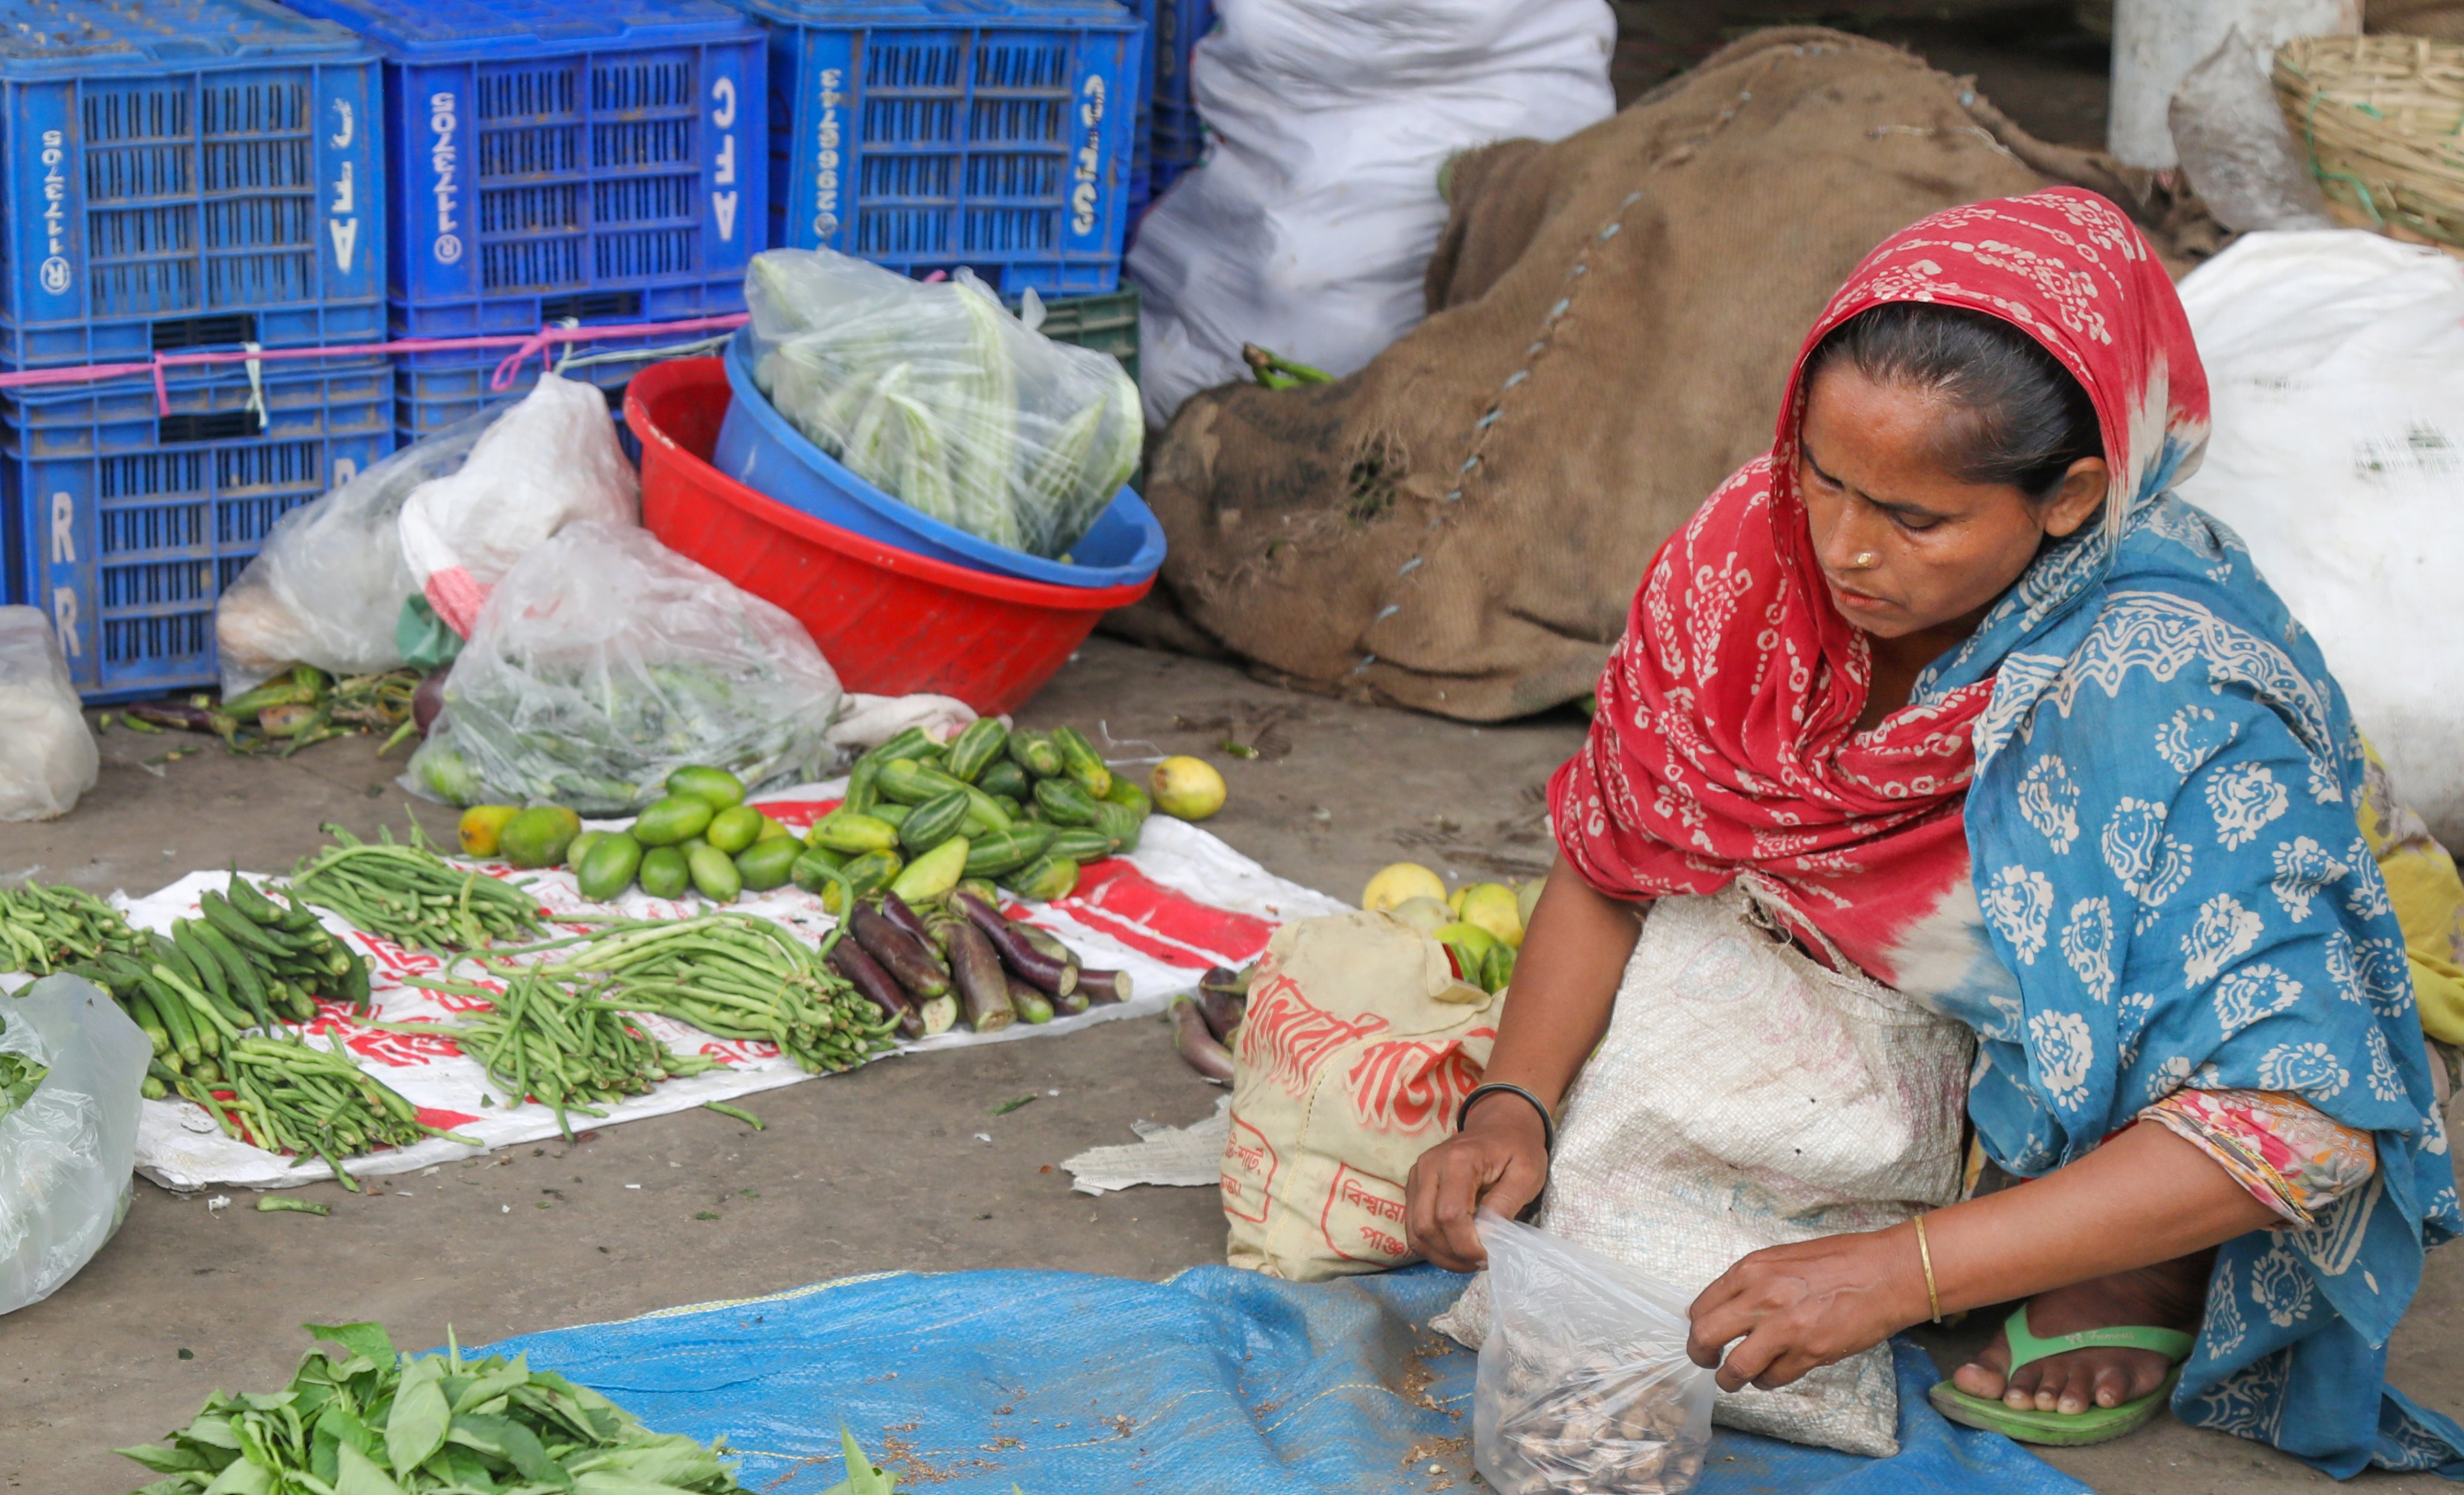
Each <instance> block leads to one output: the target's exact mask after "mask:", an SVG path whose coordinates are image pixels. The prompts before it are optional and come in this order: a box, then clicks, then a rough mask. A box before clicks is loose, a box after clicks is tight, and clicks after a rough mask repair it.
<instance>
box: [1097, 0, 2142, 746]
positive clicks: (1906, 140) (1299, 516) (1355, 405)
mask: <svg viewBox="0 0 2464 1495" xmlns="http://www.w3.org/2000/svg"><path fill="white" fill-rule="evenodd" d="M2056 172H2058V173H2059V174H2060V175H2061V176H2062V177H2064V178H2065V179H2069V180H2076V181H2079V182H2081V183H2082V184H2083V185H2085V186H2089V187H2095V188H2096V189H2098V190H2100V191H2104V192H2106V193H2107V194H2108V195H2116V194H2120V195H2121V196H2123V198H2125V199H2127V201H2126V202H2125V206H2131V207H2133V208H2134V209H2138V208H2140V207H2142V206H2144V205H2145V202H2146V198H2145V189H2146V184H2145V181H2144V180H2142V179H2129V180H2126V181H2125V180H2124V179H2123V178H2122V177H2119V176H2117V175H2115V174H2114V173H2113V172H2111V171H2109V170H2106V169H2104V168H2102V167H2101V166H2100V165H2098V158H2094V157H2090V156H2087V155H2085V154H2083V153H2079V152H2070V151H2062V150H2059V149H2057V148H2056V147H2051V146H2047V145H2045V144H2043V143H2041V142H2036V141H2034V140H2031V139H2030V138H2028V137H2027V136H2026V135H2025V134H2024V133H2023V132H2020V131H2019V130H2017V129H2016V128H2015V127H2014V126H2012V125H2011V124H2010V123H2009V121H2006V120H2004V119H2003V117H2002V116H2001V115H2000V114H1999V113H1998V112H1996V111H1995V110H1994V109H1993V108H1992V106H1991V104H1989V103H1987V102H1985V100H1983V99H1980V98H1978V97H1977V96H1976V95H1975V93H1974V91H1973V89H1972V87H1971V86H1970V85H1969V83H1967V82H1965V81H1964V80H1962V79H1959V78H1955V77H1948V76H1947V75H1944V74H1941V73H1937V72H1934V71H1932V70H1931V69H1929V68H1927V67H1926V66H1925V64H1924V63H1922V62H1920V61H1918V60H1917V59H1915V58H1914V57H1911V56H1909V55H1906V54H1905V53H1902V52H1899V51H1896V50H1894V49H1892V48H1889V47H1885V46H1882V45H1881V44H1880V43H1876V42H1869V41H1864V40H1860V39H1859V38H1856V37H1852V36H1847V35H1844V34H1841V33H1836V32H1828V31H1821V30H1816V29H1813V28H1792V29H1784V30H1778V31H1772V32H1766V33H1758V34H1757V35H1755V36H1752V37H1749V38H1747V39H1746V40H1744V41H1741V42H1738V43H1736V44H1734V45H1732V46H1730V47H1729V48H1727V50H1726V51H1724V52H1722V53H1720V54H1718V55H1715V56H1713V57H1712V58H1711V59H1710V60H1708V61H1707V62H1705V64H1704V65H1703V66H1702V67H1700V68H1698V69H1696V70H1695V71H1694V72H1692V73H1690V74H1687V75H1685V76H1683V77H1679V78H1676V79H1673V80H1672V81H1670V82H1669V83H1667V84H1665V85H1663V86H1662V87H1661V89H1659V90H1658V91H1656V92H1654V93H1652V94H1650V95H1646V96H1645V97H1644V98H1643V99H1639V100H1638V101H1637V102H1636V103H1635V104H1634V105H1633V106H1632V107H1630V108H1628V109H1626V110H1625V111H1624V112H1623V113H1621V114H1618V115H1617V116H1616V117H1615V118H1613V119H1611V120H1608V121H1603V122H1602V123H1600V124H1598V125H1595V126H1594V127H1593V128H1591V129H1589V130H1586V131H1584V132H1583V133H1581V134H1579V135H1576V136H1573V137H1572V138H1570V139H1568V140H1565V141H1561V142H1558V143H1554V144H1550V145H1542V144H1539V143H1535V142H1529V141H1521V142H1508V143H1504V144H1501V145H1497V146H1492V147H1490V148H1488V149H1486V150H1483V151H1478V152H1474V153H1472V154H1470V155H1468V156H1465V157H1463V158H1460V159H1459V160H1458V161H1457V162H1456V163H1455V164H1454V165H1453V167H1452V171H1451V179H1450V183H1451V185H1450V196H1451V198H1452V201H1453V209H1454V210H1453V216H1452V220H1451V222H1450V223H1449V225H1448V227H1447V229H1446V231H1445V234H1444V236H1443V237H1442V238H1441V241H1440V244H1439V248H1438V251H1437V253H1436V255H1435V256H1434V258H1433V259H1432V260H1431V262H1430V265H1429V270H1428V284H1427V293H1428V304H1429V307H1430V316H1429V318H1428V319H1427V320H1426V321H1424V322H1422V323H1421V324H1420V325H1419V327H1417V328H1416V329H1414V330H1413V331H1412V332H1410V333H1409V334H1407V335H1406V336H1404V337H1403V338H1402V339H1401V340H1399V341H1397V342H1396V343H1395V344H1394V345H1393V346H1391V347H1390V348H1388V349H1387V350H1386V352H1385V353H1383V354H1381V355H1380V356H1379V357H1378V358H1377V360H1376V361H1375V363H1371V364H1370V365H1369V366H1368V367H1367V368H1365V369H1363V370H1362V371H1361V372H1359V373H1357V374H1355V375H1353V376H1352V377H1350V378H1348V379H1344V380H1342V381H1340V382H1338V383H1336V384H1334V385H1327V386H1324V387H1320V388H1315V389H1306V390H1296V391H1288V392H1276V391H1270V390H1265V389H1261V388H1257V387H1254V386H1250V387H1243V386H1237V385H1236V386H1232V387H1228V388H1224V389H1220V390H1215V391H1210V392H1208V393H1206V394H1201V395H1199V396H1198V397H1196V398H1194V399H1192V400H1191V401H1190V402H1189V403H1188V404H1187V405H1186V406H1184V407H1182V409H1181V411H1180V413H1179V415H1178V416H1177V418H1176V419H1175V420H1174V422H1173V423H1172V426H1171V428H1170V429H1169V431H1168V432H1167V433H1166V435H1165V436H1164V437H1163V439H1162V441H1161V443H1160V445H1159V446H1158V447H1157V448H1156V449H1155V453H1154V460H1153V465H1152V469H1151V471H1150V473H1149V476H1148V481H1147V487H1146V489H1145V494H1146V496H1147V498H1148V500H1149V502H1151V503H1152V504H1153V505H1154V507H1155V513H1156V515H1157V517H1160V518H1161V520H1162V521H1163V527H1164V530H1165V533H1166V535H1167V536H1168V538H1169V539H1170V542H1171V550H1170V554H1169V555H1168V557H1167V559H1166V560H1165V562H1164V569H1163V579H1162V582H1161V583H1159V584H1158V587H1157V590H1156V595H1155V598H1154V599H1153V600H1152V602H1151V605H1145V606H1142V607H1140V608H1137V609H1133V610H1132V611H1130V612H1127V613H1123V614H1115V615H1114V621H1113V622H1112V623H1111V625H1110V626H1111V627H1114V628H1115V629H1116V630H1117V631H1122V632H1125V633H1128V634H1130V635H1131V636H1133V637H1136V638H1140V639H1142V640H1145V641H1147V642H1152V643H1158V644H1164V645H1167V646H1170V647H1176V648H1181V649H1194V650H1224V651H1229V652H1231V653H1233V654H1237V655H1240V656H1243V657H1245V658H1247V659H1249V660H1252V661H1254V662H1256V664H1258V665H1259V666H1261V667H1263V668H1264V669H1265V671H1268V672H1271V673H1279V674H1281V675H1282V676H1283V677H1285V678H1286V679H1287V680H1289V681H1290V682H1291V683H1294V684H1297V685H1302V686H1305V687H1309V688H1313V689H1321V690H1329V691H1336V692H1341V693H1350V694H1354V695H1357V696H1361V697H1363V698H1370V699H1379V700H1384V701H1389V702H1393V703H1396V704H1400V705H1405V706H1411V707H1417V708H1419V709H1421V710H1425V711H1432V712H1438V713H1441V714H1443V715H1450V716H1456V717H1461V718H1464V719H1469V720H1483V721H1486V720H1498V719H1502V718H1506V717H1511V716H1516V715H1525V714H1528V713H1530V712H1534V711H1539V710H1542V709H1545V708H1547V707H1550V706H1552V705H1556V704H1558V703H1560V702H1563V701H1567V700H1570V699H1573V698H1574V697H1576V696H1579V695H1582V694H1583V693H1586V692H1588V691H1590V690H1591V689H1592V686H1593V683H1594V682H1595V680H1596V678H1597V677H1598V674H1599V671H1600V667H1601V664H1602V663H1603V661H1604V660H1605V658H1606V656H1607V652H1608V649H1609V647H1610V646H1611V645H1612V644H1613V643H1615V642H1616V640H1617V632H1618V629H1619V627H1620V626H1621V625H1622V623H1623V621H1624V617H1625V610H1626V606H1627V604H1628V602H1629V600H1630V599H1631V598H1632V596H1633V593H1634V587H1635V583H1636V582H1637V580H1638V579H1639V577H1640V576H1641V574H1642V567H1643V564H1644V562H1645V561H1647V560H1648V559H1649V557H1650V555H1651V553H1652V551H1653V550H1654V549H1655V548H1657V547H1658V546H1659V544H1660V542H1661V539H1664V538H1665V537H1666V536H1667V535H1668V534H1669V533H1670V532H1671V531H1672V530H1674V529H1675V528H1676V527H1677V525H1678V524H1679V523H1681V522H1682V521H1683V519H1684V518H1685V517H1686V516H1687V515H1689V514H1691V513H1692V512H1693V510H1694V507H1695V505H1696V504H1697V503H1699V502H1700V501H1701V500H1702V498H1703V497H1704V495H1706V494H1708V493H1709V492H1710V491H1711V490H1712V489H1713V488H1714V487H1715V486H1717V484H1718V483H1719V481H1720V480H1721V479H1722V478H1723V477H1725V476H1727V474H1728V473H1729V472H1731V471H1732V470H1733V469H1735V468H1736V467H1737V465H1738V464H1739V463H1741V462H1743V461H1744V460H1745V459H1746V458H1748V457H1749V456H1751V455H1753V454H1754V453H1756V452H1758V451H1762V450H1764V449H1765V448H1767V447H1768V446H1769V445H1770V443H1771V422H1772V419H1773V417H1774V414H1775V413H1776V411H1777V409H1778V407H1779V398H1780V392H1781V389H1780V386H1781V384H1782V382H1783V381H1784V380H1785V378H1786V377H1787V372H1788V368H1789V364H1790V363H1791V361H1792V360H1793V356H1794V354H1795V352H1796V348H1797V344H1798V342H1799V341H1800V340H1801V339H1802V338H1803V337H1804V335H1805V329H1806V327H1807V326H1808V325H1810V324H1811V323H1812V321H1813V320H1814V318H1815V315H1816V314H1817V313H1818V312H1819V311H1820V310H1821V308H1822V305H1823V303H1824V301H1825V300H1826V299H1827V298H1828V297H1830V295H1831V293H1832V292H1833V290H1835V289H1836V288H1837V286H1838V284H1839V282H1840V280H1841V279H1842V278H1844V277H1845V276H1846V275H1847V274H1848V272H1849V271H1850V270H1851V269H1852V268H1854V266H1855V265H1856V263H1857V261H1858V260H1859V258H1860V257H1861V256H1862V255H1863V254H1864V253H1866V251H1868V250H1870V249H1872V248H1873V246H1874V245H1875V244H1876V243H1878V242H1880V241H1881V239H1882V238H1883V236H1885V235H1886V234H1888V233H1891V232H1892V231H1896V230H1898V229H1901V228H1903V227H1905V226H1906V225H1907V224H1908V223H1910V222H1911V221H1913V220H1915V219H1917V218H1919V217H1922V216H1924V215H1925V214H1926V213H1929V212H1932V211H1934V210H1936V209H1941V208H1946V207H1949V206H1952V205H1954V204H1958V203H1963V202H1971V201H1975V200H1977V199H1980V198H1987V197H1993V196H1998V195H2002V194H2006V193H2013V192H2026V191H2031V190H2033V189H2035V188H2036V187H2041V186H2044V185H2045V184H2046V183H2047V181H2048V180H2050V179H2051V174H2052V173H2056Z"/></svg>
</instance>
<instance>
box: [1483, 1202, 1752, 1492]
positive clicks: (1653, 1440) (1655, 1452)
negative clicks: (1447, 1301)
mask: <svg viewBox="0 0 2464 1495" xmlns="http://www.w3.org/2000/svg"><path fill="white" fill-rule="evenodd" d="M1473 1225H1474V1228H1476V1229H1477V1230H1479V1232H1480V1243H1481V1245H1482V1246H1483V1247H1484V1248H1485V1249H1486V1250H1487V1252H1488V1278H1489V1284H1490V1291H1491V1292H1492V1293H1493V1294H1494V1302H1495V1308H1494V1313H1495V1317H1494V1318H1493V1320H1492V1322H1491V1325H1490V1328H1489V1331H1488V1337H1487V1338H1486V1339H1485V1340H1483V1341H1482V1342H1481V1346H1480V1374H1479V1377H1478V1379H1477V1380H1475V1381H1474V1382H1473V1384H1472V1399H1471V1419H1472V1421H1471V1426H1472V1463H1473V1466H1474V1467H1476V1468H1477V1469H1479V1470H1480V1474H1481V1478H1483V1479H1485V1480H1486V1481H1487V1482H1488V1483H1489V1484H1490V1485H1491V1486H1493V1487H1494V1488H1496V1489H1497V1490H1498V1491H1499V1492H1500V1495H1547V1492H1548V1491H1551V1490H1617V1491H1620V1492H1625V1495H1676V1492H1677V1491H1680V1490H1683V1489H1685V1488H1687V1487H1688V1486H1690V1485H1691V1484H1693V1483H1694V1481H1695V1480H1696V1478H1697V1477H1699V1476H1700V1475H1701V1474H1702V1472H1703V1455H1704V1453H1705V1451H1706V1450H1707V1449H1709V1447H1710V1446H1711V1391H1712V1382H1711V1373H1710V1372H1708V1371H1705V1370H1704V1369H1703V1368H1702V1367H1701V1366H1698V1365H1696V1364H1695V1363H1694V1362H1693V1361H1692V1360H1689V1359H1687V1358H1686V1355H1685V1335H1686V1318H1685V1309H1686V1306H1687V1305H1686V1300H1685V1298H1684V1296H1683V1294H1681V1293H1679V1292H1678V1291H1677V1289H1676V1288H1674V1287H1671V1286H1668V1285H1667V1284H1665V1283H1661V1282H1655V1281H1653V1280H1652V1279H1651V1278H1648V1277H1645V1276H1643V1275H1642V1274H1641V1273H1640V1272H1638V1271H1636V1270H1634V1269H1633V1268H1632V1267H1630V1266H1626V1265H1624V1264H1621V1263H1617V1262H1612V1261H1610V1260H1609V1259H1608V1258H1607V1257H1605V1256H1601V1255H1599V1254H1597V1253H1596V1252H1592V1251H1586V1250H1584V1249H1583V1248H1582V1247H1581V1246H1578V1245H1574V1244H1573V1243H1572V1242H1565V1241H1560V1240H1559V1239H1557V1238H1556V1237H1555V1236H1552V1235H1551V1234H1549V1233H1548V1232H1547V1231H1545V1230H1535V1229H1533V1228H1532V1227H1530V1226H1529V1225H1518V1224H1516V1223H1515V1222H1514V1221H1512V1220H1505V1219H1501V1218H1500V1217H1498V1216H1496V1215H1493V1214H1490V1213H1488V1212H1486V1211H1483V1212H1482V1213H1481V1215H1480V1217H1479V1218H1478V1219H1477V1220H1474V1221H1473Z"/></svg>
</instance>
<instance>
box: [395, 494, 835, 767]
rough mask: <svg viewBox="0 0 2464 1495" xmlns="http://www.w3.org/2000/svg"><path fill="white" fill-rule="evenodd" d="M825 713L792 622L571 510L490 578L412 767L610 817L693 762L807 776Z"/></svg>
mask: <svg viewBox="0 0 2464 1495" xmlns="http://www.w3.org/2000/svg"><path fill="white" fill-rule="evenodd" d="M476 460H477V459H476V458H475V457H474V458H473V461H474V462H475V461H476ZM838 710H839V680H838V676H837V674H835V673H834V672H833V671H831V670H830V667H829V663H828V661H826V660H825V659H823V658H822V651H821V650H820V649H816V648H815V647H814V646H813V640H812V635H810V634H808V633H806V632H805V631H804V626H803V624H801V623H798V622H797V621H796V620H795V619H794V618H791V617H789V616H788V615H787V614H786V613H785V612H783V611H781V609H780V608H778V607H777V606H774V605H771V604H769V603H766V602H763V601H762V600H761V599H760V598H759V597H755V596H753V595H751V594H750V593H747V592H743V591H739V590H737V588H736V586H735V585H734V584H733V583H729V582H728V581H727V580H726V579H725V578H724V577H721V576H719V575H718V574H717V573H716V572H714V571H711V570H709V569H707V568H706V567H703V566H701V565H698V564H696V563H694V562H693V561H688V560H686V559H685V558H684V557H682V556H679V555H677V554H676V553H675V552H674V551H672V550H670V549H668V547H666V546H665V545H662V544H660V543H659V542H658V540H656V539H653V538H652V537H651V535H650V533H649V531H648V530H645V529H642V528H640V527H638V526H635V525H618V524H602V523H598V522H595V521H584V522H582V523H578V524H572V525H568V526H566V527H565V528H564V530H563V531H562V532H561V533H560V534H558V535H557V536H556V538H554V539H550V540H548V541H547V542H546V543H545V544H542V545H540V546H539V548H538V549H536V550H534V551H532V552H531V553H530V554H529V555H528V556H525V557H524V558H522V560H521V561H520V562H519V563H518V564H517V565H516V566H515V567H514V568H513V569H512V570H511V571H508V572H507V573H505V578H504V580H503V581H502V582H500V583H497V585H496V588H495V593H494V594H493V595H492V596H490V597H489V599H488V603H487V606H486V607H485V608H484V609H483V610H482V611H481V612H480V614H479V616H478V619H477V623H476V626H475V627H473V629H472V630H471V641H470V643H469V644H468V645H466V646H465V647H464V648H463V650H462V653H461V656H460V657H459V658H457V659H456V660H455V661H454V662H453V672H452V673H451V675H449V676H447V677H446V682H445V713H444V715H441V716H439V717H438V718H437V720H436V724H435V726H434V727H433V728H431V729H430V731H429V736H428V740H427V741H426V742H424V743H422V744H421V745H420V749H419V752H418V754H417V756H415V757H414V758H412V759H411V763H410V780H411V782H412V783H413V784H414V785H415V786H416V787H418V788H420V789H423V790H425V791H426V792H428V793H431V794H434V795H436V796H438V797H440V798H442V799H445V800H448V801H451V802H454V803H457V804H472V803H477V802H480V801H482V800H485V801H488V802H495V803H506V804H539V803H556V804H562V805H566V806H569V807H570V808H572V809H575V810H579V811H582V812H583V813H584V814H599V815H614V814H622V813H624V812H626V811H628V810H634V809H639V808H641V807H642V806H643V805H646V804H649V802H651V801H653V800H655V799H657V798H658V797H659V795H660V793H661V792H662V791H661V788H660V786H661V785H662V784H663V783H664V782H665V781H666V780H667V777H668V774H669V772H670V771H671V770H672V769H676V768H682V767H684V766H685V765H687V764H689V763H699V764H706V765H708V766H710V767H714V768H724V769H726V770H728V771H729V772H730V773H733V774H735V775H736V776H737V778H738V779H741V780H744V781H745V783H746V784H748V785H756V786H758V785H760V784H763V783H768V782H778V781H783V780H793V779H806V778H812V777H815V776H816V774H817V772H818V770H819V768H820V767H821V766H822V765H824V764H825V763H827V762H828V761H829V760H830V759H831V758H834V757H835V756H836V754H835V750H834V749H833V748H831V747H830V746H829V744H828V743H827V742H826V741H825V738H824V734H825V732H826V731H827V729H828V728H829V725H830V722H831V720H832V718H833V717H835V716H836V715H838Z"/></svg>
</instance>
